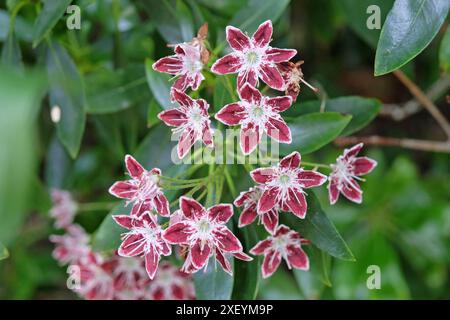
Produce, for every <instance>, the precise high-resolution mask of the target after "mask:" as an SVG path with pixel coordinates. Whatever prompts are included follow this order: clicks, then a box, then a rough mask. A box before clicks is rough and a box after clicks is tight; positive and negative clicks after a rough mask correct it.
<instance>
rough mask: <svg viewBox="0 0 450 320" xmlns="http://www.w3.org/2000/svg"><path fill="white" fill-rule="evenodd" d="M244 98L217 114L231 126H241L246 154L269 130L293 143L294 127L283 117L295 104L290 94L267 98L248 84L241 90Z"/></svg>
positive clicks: (275, 137)
mask: <svg viewBox="0 0 450 320" xmlns="http://www.w3.org/2000/svg"><path fill="white" fill-rule="evenodd" d="M239 97H240V99H241V101H239V102H234V103H230V104H227V105H226V106H224V107H223V108H222V109H221V110H220V111H219V112H218V113H217V114H216V116H215V117H216V119H217V120H219V121H220V122H222V123H224V124H226V125H229V126H235V125H241V134H240V145H241V149H242V152H243V153H244V154H246V155H247V154H250V153H251V152H253V150H255V149H256V147H257V145H258V144H259V142H260V141H261V136H262V134H263V133H264V132H265V133H267V135H268V136H270V137H271V138H273V139H275V140H276V141H279V142H282V143H291V142H292V136H291V130H290V129H289V127H288V126H287V124H286V122H284V120H283V118H282V117H281V116H280V114H279V113H280V112H283V111H286V110H287V109H289V108H290V107H291V105H292V98H291V97H290V96H282V97H274V98H270V97H266V96H263V95H262V94H261V92H259V90H258V89H256V88H255V87H253V86H251V85H250V84H245V85H244V86H242V88H241V89H240V90H239Z"/></svg>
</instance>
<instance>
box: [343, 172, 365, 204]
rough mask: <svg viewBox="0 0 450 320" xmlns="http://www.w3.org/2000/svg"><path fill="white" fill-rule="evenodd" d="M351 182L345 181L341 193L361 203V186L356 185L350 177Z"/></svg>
mask: <svg viewBox="0 0 450 320" xmlns="http://www.w3.org/2000/svg"><path fill="white" fill-rule="evenodd" d="M350 179H351V183H346V184H345V185H344V186H343V187H342V190H341V193H342V194H343V195H344V196H345V197H346V198H347V199H348V200H351V201H353V202H355V203H361V202H362V191H361V187H360V186H359V185H358V183H357V182H356V181H355V180H354V179H352V178H350Z"/></svg>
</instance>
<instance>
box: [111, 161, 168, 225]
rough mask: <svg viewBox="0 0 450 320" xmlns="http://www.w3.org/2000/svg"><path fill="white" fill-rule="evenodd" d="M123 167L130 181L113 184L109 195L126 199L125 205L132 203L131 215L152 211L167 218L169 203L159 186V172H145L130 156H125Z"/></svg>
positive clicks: (154, 170) (157, 170)
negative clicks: (124, 166)
mask: <svg viewBox="0 0 450 320" xmlns="http://www.w3.org/2000/svg"><path fill="white" fill-rule="evenodd" d="M125 165H126V168H127V171H128V173H129V175H130V177H131V179H130V180H126V181H118V182H116V183H114V184H113V185H112V186H111V188H109V193H110V194H112V195H113V196H115V197H118V198H121V199H127V200H128V202H127V204H128V203H133V209H132V211H131V214H132V215H138V214H140V213H142V212H145V211H147V210H152V209H154V210H156V212H158V213H159V214H160V215H162V216H164V217H167V216H168V215H169V214H170V210H169V201H168V200H167V198H166V196H165V195H164V193H163V192H162V189H161V187H160V184H159V181H160V177H159V176H160V175H161V170H159V169H158V168H153V169H152V170H150V171H147V170H145V169H144V168H143V167H142V165H141V164H140V163H139V162H137V161H136V159H134V158H133V157H132V156H130V155H126V156H125Z"/></svg>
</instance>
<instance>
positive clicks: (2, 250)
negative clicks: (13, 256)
mask: <svg viewBox="0 0 450 320" xmlns="http://www.w3.org/2000/svg"><path fill="white" fill-rule="evenodd" d="M8 257H9V252H8V249H6V247H5V246H4V245H3V244H1V243H0V261H1V260H4V259H6V258H8Z"/></svg>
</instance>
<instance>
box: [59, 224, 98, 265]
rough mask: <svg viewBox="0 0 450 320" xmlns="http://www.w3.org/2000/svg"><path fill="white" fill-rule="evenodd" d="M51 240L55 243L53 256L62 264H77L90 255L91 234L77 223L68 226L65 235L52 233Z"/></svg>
mask: <svg viewBox="0 0 450 320" xmlns="http://www.w3.org/2000/svg"><path fill="white" fill-rule="evenodd" d="M50 241H51V242H53V243H54V244H55V249H54V250H53V253H52V255H53V258H54V259H55V260H56V261H58V262H59V263H60V264H61V265H66V264H76V263H78V262H79V261H80V260H83V259H84V258H85V257H87V256H88V255H89V253H90V252H91V249H90V247H89V235H87V234H86V232H85V231H84V229H83V228H82V227H80V226H79V225H77V224H72V225H70V226H68V227H67V228H66V233H65V234H64V235H51V236H50Z"/></svg>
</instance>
